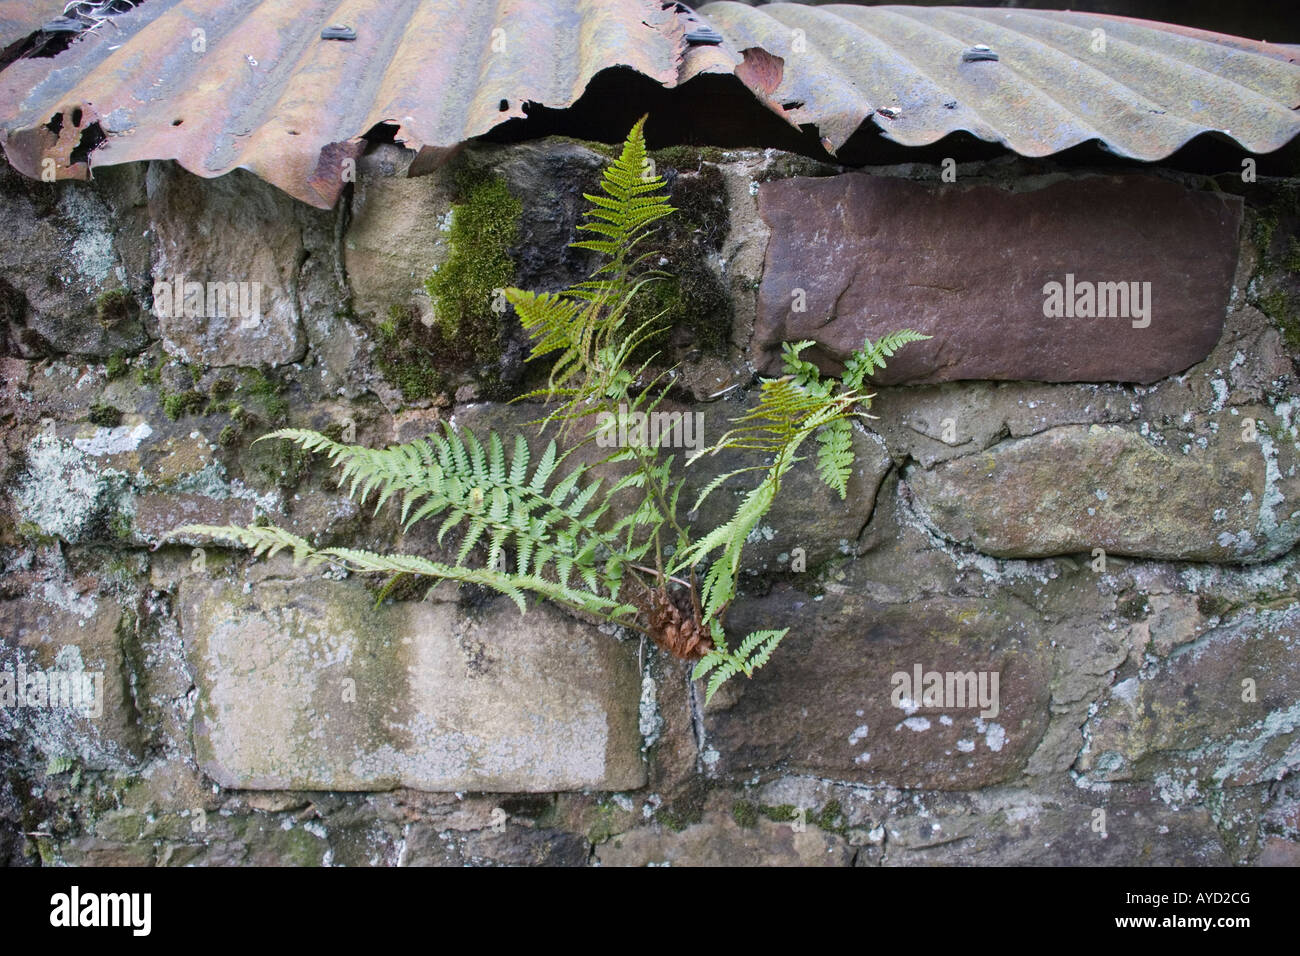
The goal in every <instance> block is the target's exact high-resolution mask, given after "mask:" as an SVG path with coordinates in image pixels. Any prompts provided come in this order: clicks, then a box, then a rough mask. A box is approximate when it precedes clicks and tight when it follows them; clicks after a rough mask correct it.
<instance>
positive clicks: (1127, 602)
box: [1115, 594, 1151, 621]
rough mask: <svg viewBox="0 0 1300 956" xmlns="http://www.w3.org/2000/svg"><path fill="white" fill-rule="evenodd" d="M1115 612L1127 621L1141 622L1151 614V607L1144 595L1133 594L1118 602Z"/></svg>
mask: <svg viewBox="0 0 1300 956" xmlns="http://www.w3.org/2000/svg"><path fill="white" fill-rule="evenodd" d="M1115 610H1116V611H1118V612H1119V615H1120V617H1123V618H1125V619H1127V620H1130V621H1141V620H1144V619H1145V618H1146V617H1147V615H1148V614H1150V613H1151V605H1150V603H1149V602H1148V601H1147V597H1146V595H1145V594H1135V595H1133V596H1131V597H1128V598H1125V599H1124V600H1122V601H1120V602H1119V604H1118V605H1117V606H1116V608H1115Z"/></svg>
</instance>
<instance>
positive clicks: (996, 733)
mask: <svg viewBox="0 0 1300 956" xmlns="http://www.w3.org/2000/svg"><path fill="white" fill-rule="evenodd" d="M1006 742H1007V732H1006V731H1005V730H1004V729H1003V728H1002V725H1001V724H999V723H992V724H989V729H988V730H987V731H986V732H985V734H984V744H985V746H987V747H988V748H989V750H992V751H993V752H994V753H999V752H1000V751H1001V750H1002V748H1003V746H1005V744H1006Z"/></svg>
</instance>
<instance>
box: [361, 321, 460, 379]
mask: <svg viewBox="0 0 1300 956" xmlns="http://www.w3.org/2000/svg"><path fill="white" fill-rule="evenodd" d="M375 337H376V339H377V347H376V349H375V362H376V364H378V366H379V369H380V371H381V372H383V373H384V377H385V378H386V379H388V380H389V381H390V382H392V383H393V384H394V385H395V386H397V388H398V390H399V391H401V393H402V398H404V399H406V401H408V402H419V401H424V400H426V399H430V398H433V397H434V396H435V395H438V394H439V393H441V392H443V391H444V390H445V389H446V388H447V383H446V380H445V379H444V377H443V375H442V373H441V372H439V371H438V361H439V356H440V355H443V354H445V350H446V349H448V348H449V347H450V344H449V342H448V340H447V337H446V334H445V333H444V332H443V331H442V329H440V328H438V327H436V326H435V327H433V328H429V327H426V326H425V325H424V324H423V323H421V322H420V321H419V320H418V319H417V318H416V317H415V310H414V309H410V308H407V307H406V306H403V305H394V306H393V307H392V308H390V309H389V310H388V318H387V319H386V320H385V321H383V322H381V323H380V324H379V326H378V327H377V328H376V329H375Z"/></svg>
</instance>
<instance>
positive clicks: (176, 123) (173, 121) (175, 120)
mask: <svg viewBox="0 0 1300 956" xmlns="http://www.w3.org/2000/svg"><path fill="white" fill-rule="evenodd" d="M184 122H185V120H183V119H174V120H172V125H173V126H180V125H181V124H182V123H184Z"/></svg>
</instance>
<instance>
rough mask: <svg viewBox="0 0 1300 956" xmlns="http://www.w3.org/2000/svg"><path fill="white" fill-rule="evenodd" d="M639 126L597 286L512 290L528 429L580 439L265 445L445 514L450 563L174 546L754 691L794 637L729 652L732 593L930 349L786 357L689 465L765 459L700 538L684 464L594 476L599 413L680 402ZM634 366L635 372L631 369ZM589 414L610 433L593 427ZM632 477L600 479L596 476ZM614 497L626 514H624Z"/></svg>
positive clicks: (605, 230)
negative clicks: (749, 684) (888, 391)
mask: <svg viewBox="0 0 1300 956" xmlns="http://www.w3.org/2000/svg"><path fill="white" fill-rule="evenodd" d="M644 123H645V119H644V117H643V118H642V119H641V120H640V121H638V122H637V124H636V125H635V126H634V127H633V128H632V130H631V132H629V134H628V136H627V139H626V141H625V142H624V144H623V149H622V151H621V153H620V155H619V157H618V158H617V159H616V160H614V161H613V162H612V163H611V164H610V166H609V167H608V168H607V169H606V170H605V172H604V175H603V177H602V179H601V183H600V194H598V195H588V196H587V197H586V198H587V200H588V202H590V203H591V208H590V209H589V210H588V212H587V213H586V216H585V219H584V221H583V222H582V224H581V225H580V226H579V227H578V228H579V229H580V230H581V232H582V234H583V238H581V239H580V240H579V241H576V242H574V243H572V246H574V247H576V248H579V249H584V250H588V251H591V252H595V253H597V254H598V255H599V256H601V257H602V262H601V263H600V264H599V265H598V266H597V267H596V269H595V270H594V271H593V272H592V273H591V275H590V276H589V277H588V278H587V279H586V280H585V281H583V282H579V283H578V284H576V285H574V286H573V287H572V288H569V289H566V290H564V291H562V292H545V293H538V292H528V291H524V290H522V289H508V290H506V293H505V294H506V299H507V301H509V302H510V304H511V305H512V306H513V307H514V309H515V312H516V313H517V315H518V316H519V320H520V323H521V325H522V327H523V329H524V330H525V331H526V332H527V334H528V336H529V338H530V341H531V354H530V359H534V360H535V359H541V358H546V359H547V360H548V361H549V362H550V372H549V375H548V377H547V379H546V384H545V385H544V386H543V387H542V388H539V389H538V390H537V391H535V392H532V393H529V394H528V395H525V396H521V398H539V399H543V400H544V401H546V402H547V403H549V410H548V413H547V415H546V417H545V418H543V419H542V420H541V421H540V422H537V423H534V424H540V425H545V424H547V423H549V422H552V421H558V422H559V423H560V428H559V430H560V433H561V436H562V437H563V436H565V435H570V434H571V433H572V432H573V430H574V429H575V428H577V429H578V434H577V436H576V437H577V441H576V443H575V444H573V445H572V447H570V448H569V451H566V452H564V453H561V452H560V450H559V447H558V445H557V443H556V442H555V441H550V442H549V443H548V444H547V445H546V447H545V450H544V451H543V452H542V453H541V455H540V456H534V455H533V453H532V451H531V450H530V446H529V444H528V442H527V441H526V440H525V439H524V437H523V436H522V435H518V434H516V435H513V436H509V437H508V438H503V437H502V436H501V435H499V434H497V433H496V432H488V433H487V434H485V435H478V434H475V433H474V432H473V431H472V430H469V429H455V428H453V427H451V426H450V425H445V426H444V427H443V429H442V430H441V431H440V432H434V433H433V434H430V435H427V436H425V437H423V438H420V439H417V440H415V441H411V442H406V443H404V444H398V445H391V446H389V447H387V448H382V449H373V448H367V447H365V446H362V445H353V444H344V443H341V442H337V441H334V440H333V439H331V438H329V437H327V436H325V435H323V434H321V433H319V432H315V431H311V430H308V429H295V428H288V429H281V430H279V431H275V432H272V433H271V434H269V435H265V436H263V438H261V439H258V440H259V441H262V440H266V439H275V440H281V441H290V442H293V443H295V444H296V445H298V446H299V447H301V448H302V449H303V450H305V451H307V452H309V453H314V454H322V455H325V456H327V457H328V459H329V460H330V462H331V463H332V464H333V465H334V467H335V468H337V469H338V480H339V484H340V486H345V487H346V488H347V493H348V495H349V496H350V497H351V498H352V499H353V500H354V501H356V502H358V503H359V504H361V505H363V506H367V505H373V508H374V510H375V511H376V512H377V511H379V510H380V509H382V508H383V507H384V506H385V505H391V506H394V507H397V508H398V509H399V511H398V513H399V517H400V521H401V524H402V526H403V528H404V529H410V528H411V527H412V526H413V525H415V524H416V523H418V522H422V521H432V520H437V521H438V522H439V524H438V530H437V541H438V543H439V544H440V545H441V544H443V543H444V542H446V541H447V538H448V535H453V539H452V543H454V554H453V556H452V557H451V558H450V560H447V561H435V560H433V559H431V558H428V557H425V556H422V555H414V554H376V553H373V552H370V551H365V550H357V549H352V548H341V547H327V548H316V547H314V546H313V545H312V544H311V543H310V542H309V541H307V540H305V539H303V538H300V537H297V536H296V535H293V534H291V533H289V532H288V531H285V530H283V529H281V528H277V527H274V526H269V525H267V526H255V527H246V528H240V527H225V526H211V525H187V526H184V527H181V528H178V529H176V530H175V531H174V532H172V534H173V536H176V535H206V536H209V537H212V538H216V539H219V540H222V541H226V542H229V543H231V544H234V545H236V546H239V547H243V548H247V549H249V550H251V551H252V553H253V555H254V556H262V555H267V556H270V555H274V554H277V553H279V552H281V551H285V550H289V551H291V552H292V554H293V558H294V561H295V563H297V564H299V565H303V566H305V567H308V568H315V567H319V566H321V565H323V564H329V565H332V566H335V567H338V568H342V569H344V570H347V571H350V572H356V573H362V574H385V575H388V576H389V577H390V580H389V582H388V585H387V587H386V588H385V589H383V590H382V591H381V592H380V598H379V599H380V600H383V598H384V596H385V595H386V594H387V593H388V590H389V589H390V588H391V587H392V586H393V585H394V584H395V583H396V582H397V581H398V580H401V579H404V578H406V577H409V576H415V577H421V578H427V579H431V580H451V581H456V582H460V583H463V584H476V585H480V586H483V587H487V588H491V589H493V590H495V591H497V592H499V593H501V594H503V595H505V596H507V597H509V598H510V599H511V600H512V601H514V602H515V604H516V605H517V606H518V607H519V609H520V610H521V611H525V610H526V609H527V607H528V602H529V600H530V599H531V600H547V601H551V602H553V603H556V604H559V605H561V606H563V607H567V608H570V609H572V610H574V611H577V612H581V613H583V614H587V615H592V616H594V617H596V618H599V619H602V620H605V621H609V622H612V623H615V624H618V625H620V626H625V627H628V628H631V629H634V630H638V631H640V632H641V633H643V634H645V635H648V636H649V637H651V638H652V639H654V641H655V642H656V643H657V644H659V646H660V647H662V648H664V649H665V650H667V651H668V652H670V653H673V654H676V655H677V656H679V657H683V658H694V657H698V658H699V662H698V663H697V665H696V666H695V669H694V677H695V678H696V679H705V678H707V684H706V689H705V699H706V702H707V701H709V700H712V698H713V696H714V695H715V694H716V693H717V691H718V689H719V688H720V687H722V685H723V684H725V683H726V682H727V681H728V680H730V679H731V678H733V677H735V676H737V675H741V674H743V675H744V676H745V677H752V676H753V674H754V672H755V671H756V670H757V669H758V668H760V667H762V666H764V665H765V664H766V663H767V662H768V661H769V659H770V658H771V656H772V653H773V651H775V649H776V648H777V646H778V645H779V644H780V642H781V640H782V639H783V638H784V637H785V636H786V634H787V633H788V630H762V631H755V632H753V633H751V634H749V635H748V636H746V637H745V638H744V639H743V640H742V641H741V642H740V644H739V645H738V646H737V647H736V648H735V649H734V650H732V649H731V648H730V647H729V646H728V643H727V639H726V623H725V622H726V616H727V611H728V609H729V608H730V606H731V604H732V603H733V601H734V600H735V598H736V596H737V588H738V583H737V582H738V580H739V574H740V569H741V567H742V564H743V558H744V548H745V546H746V544H747V543H748V542H749V540H750V538H751V537H752V535H753V533H754V532H755V530H756V529H757V528H758V527H759V524H760V522H761V521H762V520H763V518H764V516H766V515H767V514H768V512H769V511H770V510H771V508H772V505H773V503H774V502H775V500H776V497H777V495H778V494H779V492H780V490H781V486H782V483H783V481H784V479H785V477H786V475H787V474H788V473H789V472H790V470H791V469H792V468H794V467H795V466H796V465H798V464H799V463H800V462H801V461H802V460H803V458H802V457H801V453H802V452H803V449H804V448H805V444H806V443H808V442H809V439H813V442H812V444H813V445H815V456H814V457H815V462H814V467H815V470H816V473H817V475H818V476H819V477H820V479H821V480H822V481H823V482H824V483H825V484H826V485H827V486H828V487H830V488H831V489H833V490H834V491H835V492H836V494H838V495H839V496H840V498H845V497H846V496H847V494H848V484H849V479H850V477H851V475H852V473H853V471H852V469H853V465H854V452H853V419H854V418H857V417H863V416H866V412H867V409H868V408H869V407H870V403H871V398H872V396H871V395H870V394H867V393H865V392H863V388H864V387H865V386H866V384H867V381H868V379H869V377H870V376H871V375H873V374H874V373H875V372H877V371H879V370H880V369H883V368H884V367H885V362H886V360H887V359H889V358H891V357H892V356H893V355H894V354H895V353H896V352H897V351H898V349H900V348H902V347H903V346H905V345H907V344H908V343H911V342H916V341H919V340H921V339H924V338H926V336H924V335H921V334H920V333H917V332H914V331H911V330H903V331H900V332H895V333H892V334H890V335H886V336H884V337H882V338H881V339H880V340H879V341H877V342H874V343H873V342H871V341H870V340H869V339H868V340H867V341H866V342H865V343H864V344H863V347H862V348H861V349H859V350H857V351H855V352H854V353H853V354H852V355H851V356H850V357H849V359H848V361H847V362H846V363H845V370H844V374H843V376H842V377H841V378H840V379H835V378H832V377H826V376H823V375H822V373H821V371H820V370H819V369H818V367H817V366H816V365H815V364H814V363H812V362H811V361H809V360H808V359H806V358H804V353H805V352H806V351H807V350H808V349H809V348H811V347H812V346H813V344H814V343H813V342H810V341H807V342H795V343H790V344H787V345H785V346H784V347H783V356H782V358H783V365H784V367H783V370H782V371H783V374H782V375H781V376H780V377H778V378H774V379H770V380H766V381H763V382H762V383H761V385H760V388H759V393H758V401H757V404H756V405H755V406H754V407H753V408H752V409H750V410H749V411H748V412H746V413H745V414H743V415H741V416H739V417H738V418H736V419H735V420H734V421H733V422H732V426H733V427H732V428H731V429H730V430H728V431H727V432H726V433H725V434H724V435H723V436H722V437H721V438H720V439H719V440H718V441H717V442H716V443H715V444H714V445H713V446H712V447H711V448H708V449H705V450H704V451H701V452H699V453H697V454H696V455H694V456H692V457H691V459H690V460H689V461H688V462H687V465H688V466H698V465H699V464H700V462H701V461H703V460H705V459H707V458H708V457H709V456H711V455H716V454H717V453H718V452H720V451H722V450H724V449H732V450H738V451H744V452H750V453H755V454H758V455H760V456H762V459H763V461H762V463H761V464H756V465H750V466H747V467H742V468H739V469H736V470H732V471H728V472H726V473H724V474H720V475H717V476H715V477H714V478H713V479H712V480H711V481H709V482H708V483H706V485H705V487H704V489H703V491H701V492H700V494H699V496H698V498H697V499H696V501H695V503H694V507H693V509H692V512H694V510H695V509H698V508H699V506H700V504H701V503H702V502H703V501H704V500H705V499H706V498H707V497H708V496H709V495H710V494H711V493H712V492H713V491H715V490H716V489H718V488H719V487H721V486H722V485H723V484H724V483H725V482H729V481H733V480H735V479H737V478H739V477H740V476H748V475H750V474H751V473H752V474H753V475H754V476H756V478H757V481H756V483H755V484H754V485H753V487H752V488H750V489H749V491H748V492H747V493H746V494H745V496H744V498H743V499H742V501H741V503H740V505H739V507H738V508H737V509H736V510H735V512H734V514H733V515H732V516H731V518H730V519H728V520H727V521H725V522H723V523H722V524H721V525H719V526H718V527H716V528H712V529H707V530H705V531H703V533H701V534H695V533H694V529H693V528H691V527H690V526H684V525H683V522H682V521H679V519H678V509H679V505H680V498H681V493H682V489H683V487H684V484H685V479H684V478H683V477H681V476H680V475H679V474H678V472H679V471H680V469H677V470H676V471H675V470H674V465H675V464H676V461H675V458H674V457H673V456H672V455H669V454H665V453H663V452H662V451H661V450H660V449H658V448H653V447H642V446H641V445H639V444H632V445H629V446H627V447H622V448H617V449H613V450H611V451H610V452H609V453H608V454H607V455H605V457H604V458H603V459H600V460H598V461H596V462H594V463H593V464H584V463H581V462H578V461H577V460H576V459H574V460H570V458H569V456H570V454H571V453H572V452H573V451H575V450H576V449H577V448H580V447H583V446H586V445H589V444H592V443H596V444H602V441H601V438H602V433H601V425H600V417H601V415H602V414H620V413H629V412H645V413H647V414H648V413H651V412H653V411H654V410H655V409H656V408H657V407H658V406H659V404H660V403H661V402H663V401H664V400H665V398H666V397H667V395H668V390H669V386H670V384H671V382H672V378H671V375H670V372H671V370H670V369H666V368H662V367H658V366H656V365H655V363H656V362H657V360H658V357H657V355H651V356H649V357H644V356H643V353H644V352H645V351H646V350H647V349H646V345H647V343H648V342H649V341H650V339H651V337H652V336H654V335H655V334H656V332H657V331H658V330H659V322H660V317H658V316H655V317H651V318H649V319H646V320H644V321H640V320H638V321H633V320H632V319H631V316H632V315H640V314H642V313H641V312H640V311H639V310H634V309H633V305H634V302H635V301H636V300H637V297H638V296H639V295H640V294H641V292H642V290H644V289H645V287H646V286H647V285H648V284H650V283H653V282H655V281H658V280H659V279H660V278H661V277H662V274H661V273H659V272H657V271H656V270H655V269H654V268H653V267H652V265H651V263H652V262H654V261H655V260H656V259H657V256H658V253H657V252H656V251H655V250H654V248H653V243H652V242H651V241H650V240H651V237H652V235H653V232H654V229H655V224H656V223H657V222H659V221H660V220H661V219H663V218H664V217H665V216H668V215H671V214H672V213H673V212H674V211H675V210H674V209H673V207H672V206H670V205H669V204H668V200H667V196H666V195H665V190H666V185H665V183H664V181H663V180H662V179H661V178H659V177H657V176H652V175H649V173H648V158H647V154H646V145H645V139H644V135H643V128H644ZM634 356H637V357H638V358H637V359H636V360H635V362H639V363H640V364H635V362H634ZM592 416H595V421H596V424H595V425H594V426H591V427H587V428H585V430H583V427H582V426H581V424H580V423H582V422H583V421H586V420H588V419H590V418H592ZM598 467H607V468H612V469H619V470H621V472H622V474H621V476H618V475H615V477H608V476H607V477H604V478H598V477H596V476H595V474H594V473H593V470H594V469H596V468H598ZM615 501H618V502H619V508H618V510H617V511H615Z"/></svg>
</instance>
